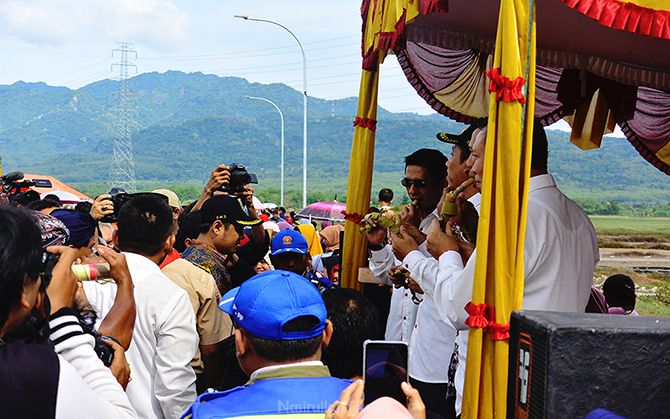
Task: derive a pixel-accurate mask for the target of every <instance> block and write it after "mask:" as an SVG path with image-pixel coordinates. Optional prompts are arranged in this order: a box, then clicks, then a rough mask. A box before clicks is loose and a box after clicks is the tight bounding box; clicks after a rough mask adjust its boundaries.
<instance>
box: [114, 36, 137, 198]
mask: <svg viewBox="0 0 670 419" xmlns="http://www.w3.org/2000/svg"><path fill="white" fill-rule="evenodd" d="M130 46H131V44H130V43H129V42H119V43H118V48H115V49H113V50H112V58H114V57H115V56H119V61H118V62H116V63H114V64H112V71H114V69H115V68H118V70H119V75H118V80H119V90H118V92H117V94H116V95H117V104H116V107H115V108H114V109H113V110H114V131H115V132H114V157H113V159H112V171H111V173H110V175H109V184H110V187H118V188H123V189H125V190H126V191H127V192H135V191H136V190H137V185H136V184H135V163H134V161H133V142H132V138H131V132H132V128H133V126H134V125H135V121H134V119H133V112H132V98H133V94H132V92H131V91H130V89H128V83H127V79H128V74H129V69H131V68H132V69H133V70H134V72H135V73H137V66H136V65H135V64H132V63H130V61H129V60H130V59H129V56H130V55H134V58H135V59H137V51H135V50H132V49H130Z"/></svg>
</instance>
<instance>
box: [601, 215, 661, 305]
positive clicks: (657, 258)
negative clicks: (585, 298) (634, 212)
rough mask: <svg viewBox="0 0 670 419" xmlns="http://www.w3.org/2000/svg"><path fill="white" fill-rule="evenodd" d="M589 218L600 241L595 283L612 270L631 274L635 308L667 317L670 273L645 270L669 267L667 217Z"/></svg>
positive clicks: (610, 273)
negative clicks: (633, 285)
mask: <svg viewBox="0 0 670 419" xmlns="http://www.w3.org/2000/svg"><path fill="white" fill-rule="evenodd" d="M591 220H592V221H593V224H594V226H595V227H596V231H597V232H598V238H599V242H600V259H601V261H600V263H599V264H598V267H597V268H596V274H595V284H596V285H601V284H602V282H603V281H604V280H605V278H606V277H607V276H609V275H612V274H615V273H624V274H627V275H630V276H631V278H633V281H634V282H635V285H636V287H637V290H636V292H637V296H638V297H637V304H636V309H637V311H638V312H639V313H640V314H642V315H646V316H665V317H670V275H669V274H667V273H663V272H662V271H656V272H644V268H649V267H654V268H666V267H670V218H661V217H624V216H591ZM665 272H667V271H665Z"/></svg>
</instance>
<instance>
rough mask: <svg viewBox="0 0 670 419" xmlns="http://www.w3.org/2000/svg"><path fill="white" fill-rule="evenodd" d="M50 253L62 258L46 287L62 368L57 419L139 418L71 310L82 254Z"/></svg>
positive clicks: (71, 251) (57, 250) (64, 249)
mask: <svg viewBox="0 0 670 419" xmlns="http://www.w3.org/2000/svg"><path fill="white" fill-rule="evenodd" d="M47 250H48V251H49V252H50V253H54V254H57V255H59V256H60V258H59V261H58V263H57V264H56V266H55V267H54V269H53V273H52V275H53V277H52V278H53V279H52V281H51V284H50V285H49V287H48V288H47V294H48V296H49V299H50V301H51V308H52V309H51V313H50V314H51V315H50V318H49V327H50V329H51V333H50V339H51V341H52V342H53V345H54V349H55V351H56V353H57V354H58V355H59V361H60V366H61V368H60V373H59V377H58V395H57V401H56V418H68V417H96V418H100V419H102V418H135V417H137V414H136V413H135V411H134V410H133V408H132V406H131V405H130V402H129V401H128V397H127V396H126V394H125V393H124V392H123V389H122V388H121V386H120V385H119V383H117V381H116V379H115V378H114V376H113V375H112V374H111V372H110V371H109V369H107V368H106V367H105V366H104V365H103V364H102V362H101V361H100V359H98V356H97V355H96V353H95V351H94V350H93V345H94V340H93V337H92V336H91V335H88V334H85V333H84V331H83V330H82V328H81V325H80V324H79V321H78V319H77V317H76V312H75V311H74V310H73V309H72V308H71V306H72V302H73V299H74V291H75V290H76V289H77V280H76V279H75V277H74V274H73V273H72V269H71V267H72V263H73V262H74V261H75V259H76V258H77V257H78V256H79V255H80V253H81V252H80V251H79V250H78V249H72V248H68V247H62V246H53V247H49V248H48V249H47Z"/></svg>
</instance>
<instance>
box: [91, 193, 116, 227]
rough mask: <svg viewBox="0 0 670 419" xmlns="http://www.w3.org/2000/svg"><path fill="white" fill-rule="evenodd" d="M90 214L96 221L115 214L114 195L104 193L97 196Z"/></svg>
mask: <svg viewBox="0 0 670 419" xmlns="http://www.w3.org/2000/svg"><path fill="white" fill-rule="evenodd" d="M90 214H91V217H93V219H94V220H95V221H100V220H101V219H103V218H104V217H105V216H107V215H112V214H114V203H113V202H112V196H111V195H109V194H103V195H100V196H98V197H97V198H95V201H93V206H92V207H91V212H90Z"/></svg>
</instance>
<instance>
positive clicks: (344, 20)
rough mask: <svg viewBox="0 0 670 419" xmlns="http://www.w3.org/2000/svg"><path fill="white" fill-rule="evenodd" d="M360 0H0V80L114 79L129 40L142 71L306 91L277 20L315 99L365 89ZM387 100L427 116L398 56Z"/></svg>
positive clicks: (386, 83) (68, 82) (386, 77)
mask: <svg viewBox="0 0 670 419" xmlns="http://www.w3.org/2000/svg"><path fill="white" fill-rule="evenodd" d="M359 8H360V1H358V0H353V1H352V0H339V1H336V2H334V1H322V0H311V1H304V0H291V1H283V2H277V1H266V0H254V1H252V0H247V1H235V2H233V1H223V0H217V1H215V0H190V1H189V0H0V48H2V51H3V52H4V55H5V64H4V65H3V66H2V67H0V83H2V84H8V83H13V82H16V81H18V80H24V81H44V82H47V83H48V84H50V85H61V86H68V87H72V88H77V87H81V86H83V85H86V84H88V83H91V82H93V81H96V80H100V79H104V78H109V77H113V76H114V73H112V72H111V68H110V67H111V64H112V63H113V62H116V61H117V60H116V59H113V58H112V57H111V50H112V49H113V48H114V47H115V46H116V42H117V41H129V42H132V43H133V48H134V49H135V50H136V51H137V54H138V59H137V60H136V61H135V63H136V64H137V66H138V71H139V72H150V71H161V72H162V71H166V70H182V71H187V72H191V71H202V72H205V73H211V74H217V75H221V76H229V75H230V76H240V77H244V78H246V79H248V80H250V81H257V82H261V83H273V82H281V83H286V84H288V85H290V86H292V87H294V88H296V89H298V90H302V59H301V55H300V50H299V49H298V46H297V43H296V42H295V41H294V40H293V38H291V36H290V35H289V34H288V33H287V32H285V31H284V30H283V29H281V28H279V27H277V26H274V25H271V24H267V23H260V22H251V21H244V20H240V19H235V18H234V17H233V15H235V14H239V15H248V16H250V17H256V18H262V19H270V20H275V21H277V22H279V23H281V24H283V25H285V26H287V27H288V28H289V29H291V30H292V31H293V32H294V33H295V34H296V36H297V37H298V38H299V39H300V40H301V42H302V43H303V46H304V48H305V52H306V55H307V62H308V76H307V80H308V92H309V94H310V96H316V97H322V98H329V99H331V98H341V97H347V96H355V95H356V94H357V93H358V83H359V77H360V27H361V19H360V10H359ZM381 74H382V80H381V89H380V91H381V92H382V93H381V95H380V104H381V105H382V106H384V107H386V108H388V109H390V110H393V111H407V112H420V113H429V112H431V111H430V108H429V107H428V106H427V105H425V104H424V103H423V101H422V100H421V99H419V98H418V96H417V95H416V93H414V90H413V89H412V88H411V87H410V86H409V84H408V83H407V81H406V80H405V78H404V76H403V75H402V72H401V71H400V68H399V67H398V65H397V63H396V62H395V60H394V58H393V57H390V58H389V59H388V60H387V62H386V63H385V64H384V66H383V68H382V73H381Z"/></svg>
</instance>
